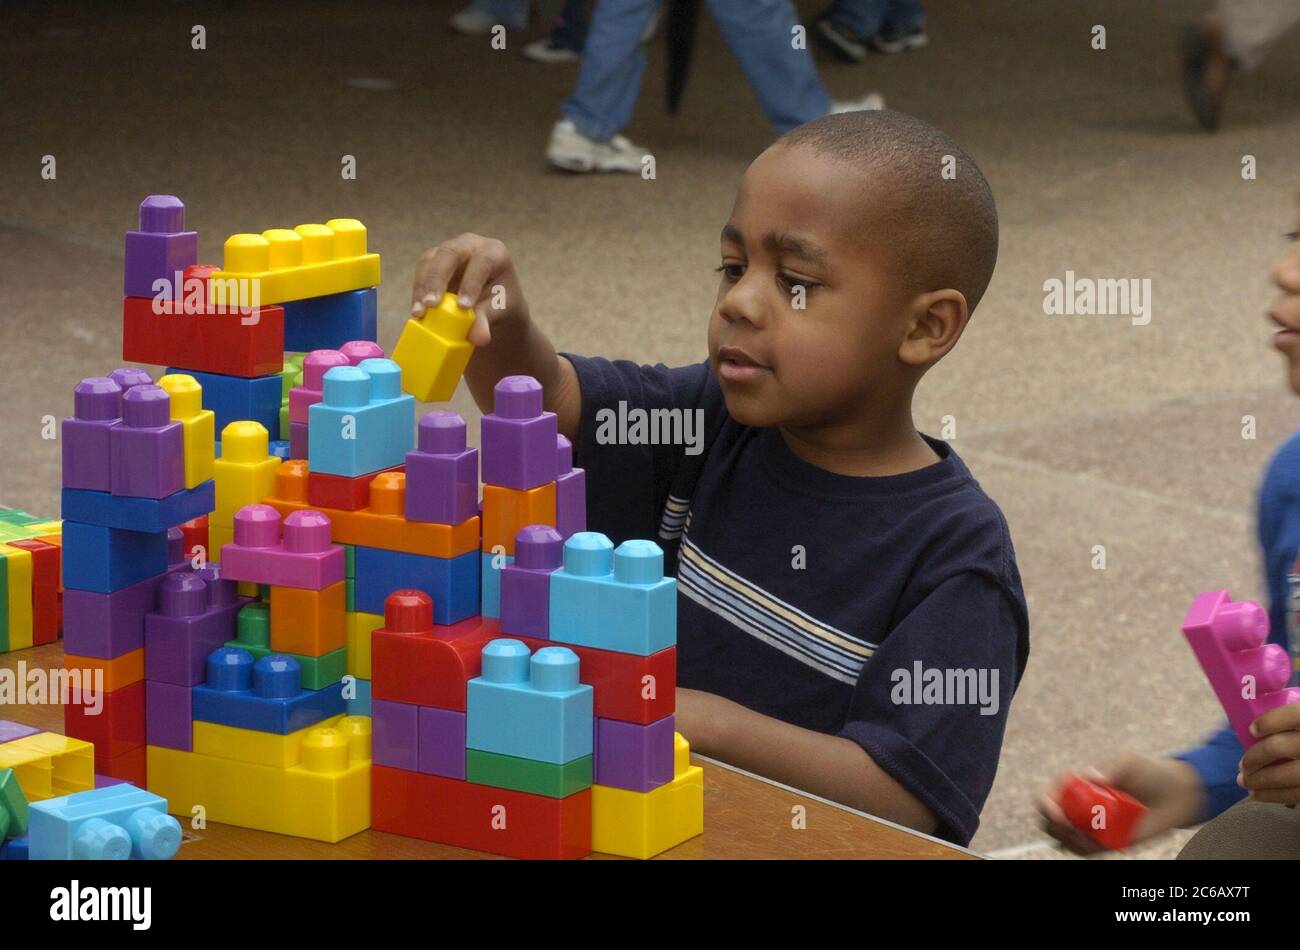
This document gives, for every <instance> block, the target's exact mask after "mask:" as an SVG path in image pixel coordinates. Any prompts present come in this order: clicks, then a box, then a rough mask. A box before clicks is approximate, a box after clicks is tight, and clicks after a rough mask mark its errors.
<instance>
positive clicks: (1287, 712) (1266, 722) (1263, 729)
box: [1250, 703, 1300, 758]
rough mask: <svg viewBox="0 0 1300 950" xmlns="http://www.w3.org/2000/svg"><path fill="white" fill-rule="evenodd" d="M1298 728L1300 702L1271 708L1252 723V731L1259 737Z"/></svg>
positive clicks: (1299, 726)
mask: <svg viewBox="0 0 1300 950" xmlns="http://www.w3.org/2000/svg"><path fill="white" fill-rule="evenodd" d="M1297 729H1300V703H1288V704H1287V705H1285V706H1279V707H1277V709H1270V710H1269V711H1268V712H1266V713H1264V714H1263V715H1262V716H1260V717H1258V718H1257V719H1256V720H1255V721H1254V722H1252V723H1251V724H1250V733H1251V735H1253V736H1255V737H1257V738H1263V737H1264V736H1271V735H1274V734H1277V733H1285V732H1293V731H1295V730H1297ZM1274 758H1276V756H1274Z"/></svg>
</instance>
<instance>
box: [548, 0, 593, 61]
mask: <svg viewBox="0 0 1300 950" xmlns="http://www.w3.org/2000/svg"><path fill="white" fill-rule="evenodd" d="M586 42H587V4H586V3H585V2H583V0H568V2H567V3H565V5H564V10H563V11H562V12H561V13H560V18H559V19H558V20H556V21H555V26H554V27H553V28H552V29H551V43H552V44H553V45H555V46H559V47H562V48H563V49H571V50H573V51H575V52H578V53H581V52H582V48H583V46H585V45H586Z"/></svg>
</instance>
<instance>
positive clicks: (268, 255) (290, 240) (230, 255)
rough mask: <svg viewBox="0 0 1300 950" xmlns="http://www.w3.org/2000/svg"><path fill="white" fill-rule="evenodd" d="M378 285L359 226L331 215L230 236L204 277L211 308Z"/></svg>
mask: <svg viewBox="0 0 1300 950" xmlns="http://www.w3.org/2000/svg"><path fill="white" fill-rule="evenodd" d="M252 281H256V282H257V284H256V287H257V290H256V294H254V291H253V284H252ZM378 283H379V255H378V254H368V253H366V227H365V225H363V224H362V223H361V222H360V221H356V220H354V219H352V218H334V219H333V220H331V221H326V222H325V223H324V224H300V225H298V226H297V227H296V228H294V229H293V230H292V231H291V230H289V229H288V228H274V229H272V230H270V231H263V232H262V233H261V234H233V235H231V236H230V237H229V238H227V239H226V245H225V254H224V257H223V259H222V265H221V270H218V271H215V272H213V274H212V275H211V276H210V277H209V278H208V299H209V300H210V301H211V302H212V303H213V304H215V305H217V306H233V305H238V306H241V307H251V306H253V305H257V306H266V305H268V304H276V303H284V302H285V301H287V300H302V299H304V298H307V297H323V296H325V295H327V294H341V293H343V292H344V291H348V290H361V289H362V288H364V287H374V286H376V285H377V284H378ZM223 448H224V445H223Z"/></svg>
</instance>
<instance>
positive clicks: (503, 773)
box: [465, 749, 591, 798]
mask: <svg viewBox="0 0 1300 950" xmlns="http://www.w3.org/2000/svg"><path fill="white" fill-rule="evenodd" d="M465 778H466V779H467V780H468V781H471V782H474V783H475V784H476V785H491V786H493V787H495V788H509V789H513V790H514V791H517V792H531V793H532V794H534V795H545V796H547V797H548V798H568V797H569V796H570V795H572V794H573V793H574V792H580V791H582V790H583V789H584V788H590V787H591V756H589V755H584V756H583V757H582V758H580V759H574V760H573V761H572V762H565V763H564V764H563V765H556V764H554V763H553V762H538V761H536V760H534V759H521V758H519V757H518V756H513V755H499V754H498V753H496V752H482V751H480V750H478V749H466V750H465Z"/></svg>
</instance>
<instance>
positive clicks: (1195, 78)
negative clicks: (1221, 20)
mask: <svg viewBox="0 0 1300 950" xmlns="http://www.w3.org/2000/svg"><path fill="white" fill-rule="evenodd" d="M1236 69H1237V64H1236V61H1235V60H1233V58H1232V57H1231V56H1229V55H1228V54H1227V53H1226V52H1225V51H1224V49H1223V35H1222V32H1221V30H1220V29H1219V25H1218V24H1217V23H1216V22H1215V21H1213V20H1210V19H1206V20H1202V21H1201V22H1200V23H1197V24H1194V25H1189V26H1188V27H1187V28H1186V29H1185V31H1184V33H1183V94H1184V95H1186V96H1187V104H1188V105H1190V106H1191V107H1192V114H1193V115H1195V116H1196V122H1197V124H1198V125H1200V127H1201V128H1203V129H1205V131H1207V132H1213V131H1214V130H1215V129H1217V128H1218V127H1219V122H1220V121H1221V120H1222V118H1223V103H1224V100H1225V99H1226V98H1227V93H1228V83H1229V81H1230V80H1231V79H1232V74H1233V73H1234V72H1235V71H1236Z"/></svg>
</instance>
